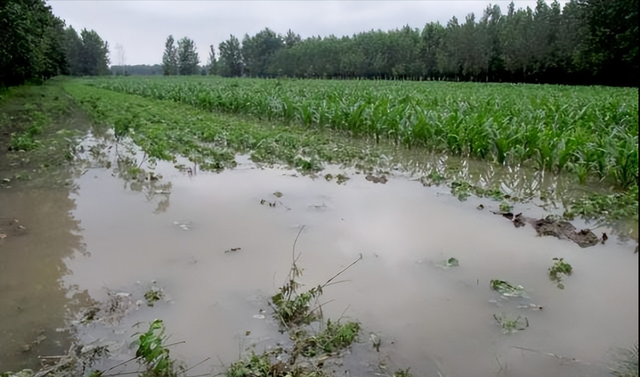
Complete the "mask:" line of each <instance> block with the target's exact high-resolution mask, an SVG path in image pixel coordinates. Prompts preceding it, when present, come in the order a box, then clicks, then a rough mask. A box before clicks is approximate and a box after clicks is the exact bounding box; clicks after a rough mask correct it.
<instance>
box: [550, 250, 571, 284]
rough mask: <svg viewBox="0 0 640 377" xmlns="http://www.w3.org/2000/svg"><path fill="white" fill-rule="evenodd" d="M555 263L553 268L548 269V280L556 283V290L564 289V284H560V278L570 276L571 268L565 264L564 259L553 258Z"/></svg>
mask: <svg viewBox="0 0 640 377" xmlns="http://www.w3.org/2000/svg"><path fill="white" fill-rule="evenodd" d="M553 260H554V261H555V263H554V264H553V266H551V267H549V278H550V279H551V280H553V281H555V282H556V283H558V288H560V289H564V284H562V276H563V275H566V276H569V275H571V272H572V271H573V267H571V265H570V264H569V263H567V262H565V261H564V258H553Z"/></svg>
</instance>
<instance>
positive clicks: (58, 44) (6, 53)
mask: <svg viewBox="0 0 640 377" xmlns="http://www.w3.org/2000/svg"><path fill="white" fill-rule="evenodd" d="M0 36H1V37H0V86H11V85H20V84H22V83H24V82H25V81H27V80H30V79H47V78H49V77H52V76H56V75H60V74H71V75H100V74H108V73H109V69H108V64H109V59H108V53H109V49H108V45H107V43H106V42H103V41H102V39H101V38H100V36H98V34H97V33H96V32H95V31H93V30H91V31H87V30H82V32H81V33H80V35H78V33H77V32H76V31H75V30H74V29H73V28H72V27H69V28H65V22H64V21H63V20H61V19H60V18H58V17H56V16H54V15H53V13H51V7H49V6H47V5H46V4H45V2H44V0H2V1H1V2H0Z"/></svg>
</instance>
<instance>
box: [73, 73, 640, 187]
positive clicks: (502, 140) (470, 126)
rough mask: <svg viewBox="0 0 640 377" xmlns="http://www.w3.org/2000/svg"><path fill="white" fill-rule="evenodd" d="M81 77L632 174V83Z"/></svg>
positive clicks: (286, 118)
mask: <svg viewBox="0 0 640 377" xmlns="http://www.w3.org/2000/svg"><path fill="white" fill-rule="evenodd" d="M85 83H86V84H88V85H93V86H96V87H99V88H104V89H109V90H113V91H118V92H123V93H129V94H136V95H139V96H143V97H148V98H155V99H160V100H168V101H173V102H178V103H183V104H187V105H190V106H193V107H196V108H200V109H204V110H208V111H217V112H223V113H228V114H235V115H242V116H248V117H251V118H253V119H258V120H267V121H277V122H281V123H284V124H295V125H301V126H306V127H308V128H313V129H322V128H331V129H334V130H341V131H345V132H348V133H349V134H352V135H362V136H365V137H368V138H371V139H373V140H375V141H376V142H379V141H381V140H387V141H390V142H392V143H394V144H397V145H405V146H407V147H409V148H415V147H420V148H424V149H427V150H430V151H435V152H442V153H447V154H450V155H458V156H471V157H475V158H479V159H483V160H490V161H495V162H497V163H500V164H503V163H505V164H510V165H514V166H515V165H518V164H525V165H528V166H531V167H533V168H536V169H538V170H545V171H549V172H553V173H558V172H564V171H567V172H572V173H574V174H576V175H577V176H579V177H581V179H583V180H586V179H587V177H589V176H593V177H597V178H599V179H609V180H611V181H612V182H615V183H616V184H617V185H619V186H621V187H629V186H632V185H634V184H637V178H638V91H637V90H634V89H628V88H627V89H625V88H607V87H570V86H551V85H511V84H478V83H445V82H428V83H425V82H397V81H357V80H352V81H323V80H260V79H222V78H211V77H205V78H191V77H190V78H169V79H167V78H150V79H146V78H99V79H91V80H88V81H85Z"/></svg>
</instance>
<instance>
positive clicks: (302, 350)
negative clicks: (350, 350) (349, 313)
mask: <svg viewBox="0 0 640 377" xmlns="http://www.w3.org/2000/svg"><path fill="white" fill-rule="evenodd" d="M359 331H360V324H358V323H357V322H346V323H342V324H341V323H340V322H331V320H330V319H329V320H327V323H326V327H325V329H324V330H322V331H320V332H319V333H318V334H316V335H309V333H308V332H307V331H305V330H299V331H296V332H295V333H294V334H293V336H292V337H293V338H294V339H295V345H294V350H293V352H294V353H299V354H300V355H302V356H305V357H315V356H319V355H325V354H327V355H331V354H332V353H334V352H337V351H339V350H341V349H344V348H347V347H349V346H350V345H351V344H353V343H354V342H355V341H356V340H357V339H358V332H359Z"/></svg>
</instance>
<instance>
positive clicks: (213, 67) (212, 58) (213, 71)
mask: <svg viewBox="0 0 640 377" xmlns="http://www.w3.org/2000/svg"><path fill="white" fill-rule="evenodd" d="M207 65H208V67H209V69H208V73H209V74H210V75H217V74H218V59H217V58H216V50H215V49H214V48H213V45H210V46H209V61H208V62H207Z"/></svg>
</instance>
